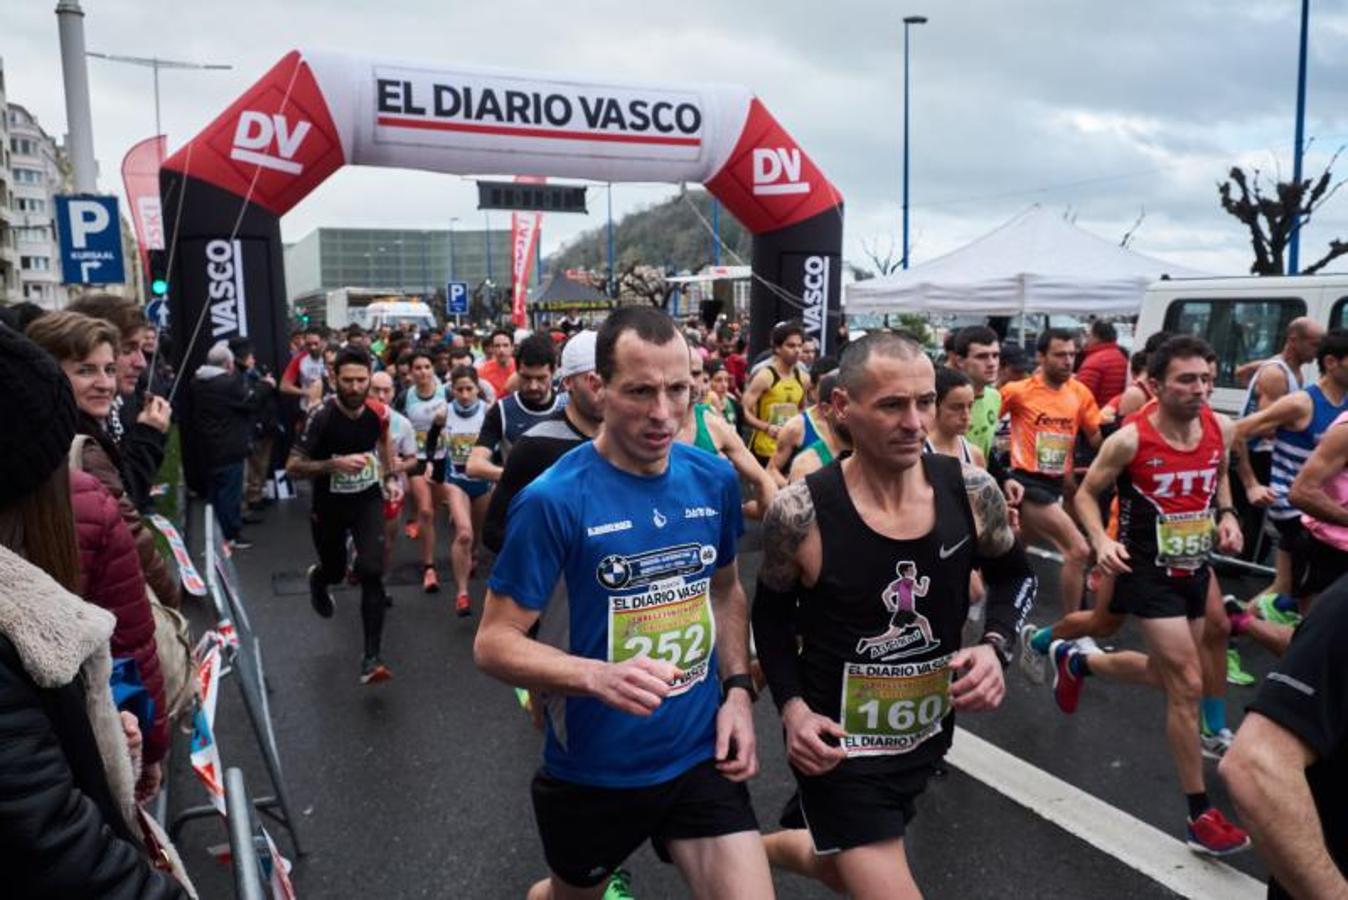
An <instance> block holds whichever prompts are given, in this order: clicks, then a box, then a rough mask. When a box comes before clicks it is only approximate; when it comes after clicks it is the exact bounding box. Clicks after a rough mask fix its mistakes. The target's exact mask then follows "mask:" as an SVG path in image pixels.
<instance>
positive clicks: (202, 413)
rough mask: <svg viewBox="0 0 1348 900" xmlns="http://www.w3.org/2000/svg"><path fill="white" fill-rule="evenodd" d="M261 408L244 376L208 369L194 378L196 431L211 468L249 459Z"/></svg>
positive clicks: (201, 370)
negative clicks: (256, 420) (254, 424)
mask: <svg viewBox="0 0 1348 900" xmlns="http://www.w3.org/2000/svg"><path fill="white" fill-rule="evenodd" d="M256 417H257V404H256V401H255V399H254V397H253V394H252V392H250V391H249V390H248V385H247V383H246V382H245V381H244V379H243V376H242V375H241V374H239V373H236V372H230V371H227V370H225V369H222V368H220V367H219V366H211V365H205V366H202V367H201V368H199V369H197V374H196V375H195V376H194V377H193V378H192V428H193V431H194V432H195V433H196V434H195V437H196V441H197V446H198V447H199V448H200V449H201V452H202V454H203V458H204V461H205V463H206V465H207V466H209V467H210V468H217V467H219V466H226V465H230V464H231V463H236V462H240V461H241V460H243V459H245V458H246V457H247V456H248V447H249V444H250V443H251V441H252V436H253V421H254V419H255V418H256Z"/></svg>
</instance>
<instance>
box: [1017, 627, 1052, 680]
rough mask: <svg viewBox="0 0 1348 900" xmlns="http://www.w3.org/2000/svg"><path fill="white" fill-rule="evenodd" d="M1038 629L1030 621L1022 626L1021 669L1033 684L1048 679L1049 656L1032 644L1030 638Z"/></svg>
mask: <svg viewBox="0 0 1348 900" xmlns="http://www.w3.org/2000/svg"><path fill="white" fill-rule="evenodd" d="M1038 630H1039V629H1038V628H1036V627H1035V626H1034V625H1031V624H1029V623H1028V622H1027V623H1025V624H1024V625H1022V626H1021V627H1020V657H1019V662H1020V671H1021V672H1022V673H1024V675H1025V677H1026V678H1028V679H1029V680H1030V683H1032V684H1044V683H1045V682H1047V681H1048V656H1047V655H1046V654H1043V653H1040V652H1039V651H1038V650H1036V649H1034V648H1033V647H1031V646H1030V638H1032V637H1034V633H1035V632H1036V631H1038Z"/></svg>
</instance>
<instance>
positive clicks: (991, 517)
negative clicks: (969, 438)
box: [963, 466, 1016, 559]
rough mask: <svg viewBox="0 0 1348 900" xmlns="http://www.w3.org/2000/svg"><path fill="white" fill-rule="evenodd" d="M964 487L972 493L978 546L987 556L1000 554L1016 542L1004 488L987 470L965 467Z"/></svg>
mask: <svg viewBox="0 0 1348 900" xmlns="http://www.w3.org/2000/svg"><path fill="white" fill-rule="evenodd" d="M963 468H964V490H965V491H966V492H967V493H968V495H969V506H970V507H971V508H972V509H973V513H974V526H975V527H976V528H977V529H978V549H979V552H980V553H981V554H982V556H983V557H984V558H985V559H992V558H995V557H998V556H1001V555H1002V554H1003V553H1005V552H1006V551H1007V550H1010V549H1011V545H1012V544H1014V543H1015V542H1016V535H1015V533H1014V532H1012V530H1011V522H1010V519H1009V518H1008V516H1007V512H1006V498H1005V497H1003V496H1002V491H1001V488H999V487H997V482H996V481H994V480H993V478H992V476H991V475H989V474H988V473H987V472H986V471H985V470H983V469H980V468H978V467H976V466H964V467H963Z"/></svg>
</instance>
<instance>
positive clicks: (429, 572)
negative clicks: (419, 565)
mask: <svg viewBox="0 0 1348 900" xmlns="http://www.w3.org/2000/svg"><path fill="white" fill-rule="evenodd" d="M421 589H422V590H423V591H425V592H426V593H428V594H434V593H438V592H439V590H440V576H439V575H436V574H435V566H427V567H426V571H425V573H423V574H422V576H421Z"/></svg>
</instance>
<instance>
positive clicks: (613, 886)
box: [604, 869, 635, 900]
mask: <svg viewBox="0 0 1348 900" xmlns="http://www.w3.org/2000/svg"><path fill="white" fill-rule="evenodd" d="M604 900H635V898H634V897H633V896H632V873H630V872H628V871H627V870H626V869H615V870H614V872H613V874H612V875H610V876H609V879H608V887H606V888H605V889H604Z"/></svg>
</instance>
